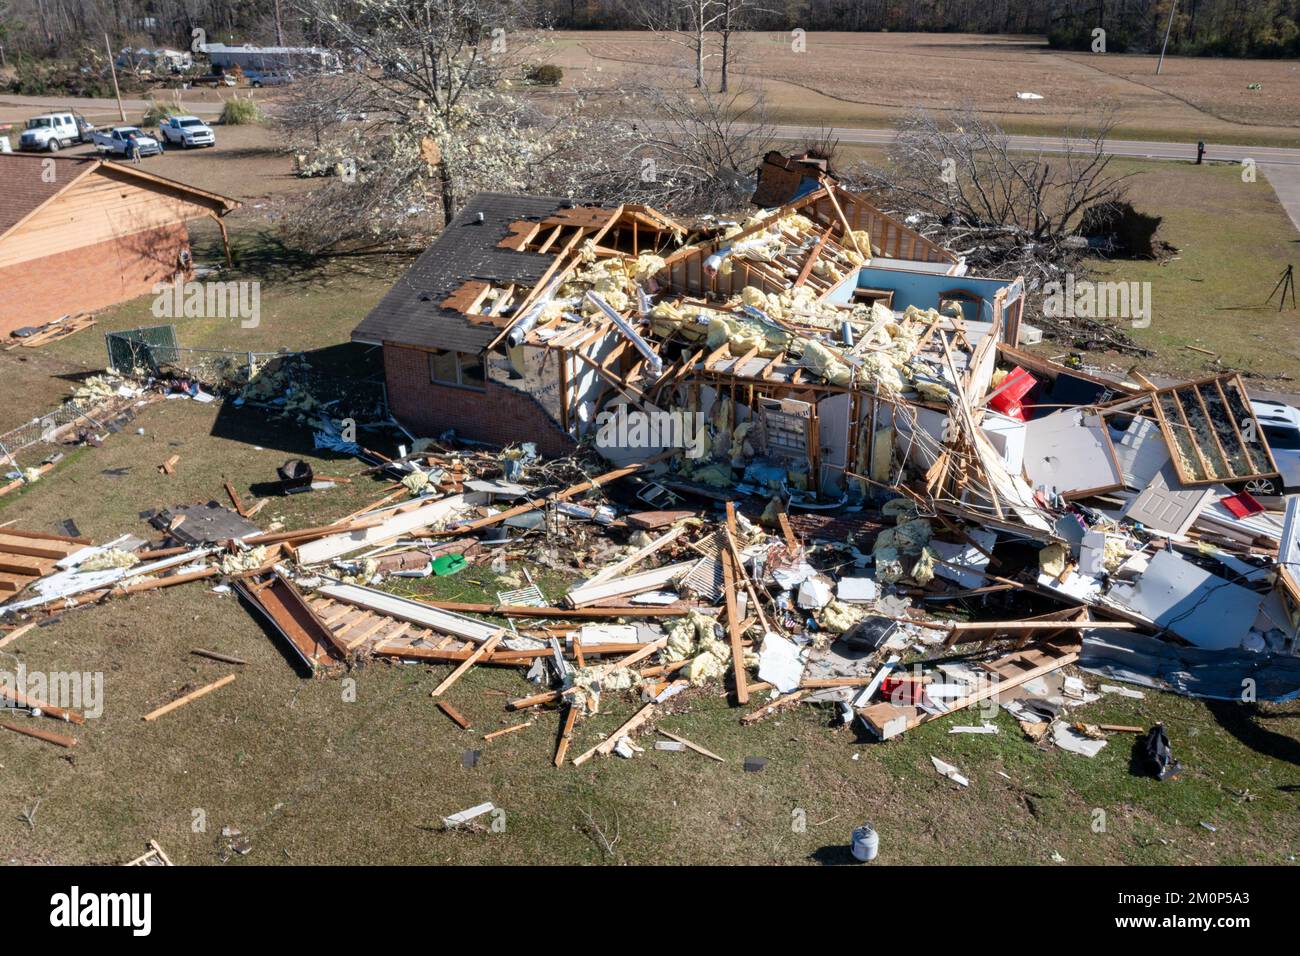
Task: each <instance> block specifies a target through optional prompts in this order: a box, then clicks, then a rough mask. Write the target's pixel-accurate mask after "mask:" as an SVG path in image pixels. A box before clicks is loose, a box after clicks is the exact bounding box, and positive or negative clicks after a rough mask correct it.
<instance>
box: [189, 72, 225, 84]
mask: <svg viewBox="0 0 1300 956" xmlns="http://www.w3.org/2000/svg"><path fill="white" fill-rule="evenodd" d="M190 84H191V85H193V86H235V85H236V84H235V78H234V77H233V76H231V75H230V74H229V73H208V74H206V75H204V76H196V77H194V79H192V80H190Z"/></svg>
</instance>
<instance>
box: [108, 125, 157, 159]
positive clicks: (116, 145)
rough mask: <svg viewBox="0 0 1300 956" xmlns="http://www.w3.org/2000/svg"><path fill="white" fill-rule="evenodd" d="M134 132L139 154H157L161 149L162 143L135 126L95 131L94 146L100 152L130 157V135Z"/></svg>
mask: <svg viewBox="0 0 1300 956" xmlns="http://www.w3.org/2000/svg"><path fill="white" fill-rule="evenodd" d="M133 133H134V134H135V137H136V142H138V143H139V144H140V155H141V156H157V155H158V154H160V153H161V152H162V151H163V145H162V143H161V142H159V141H158V140H156V139H154V138H153V137H152V136H150V135H149V134H148V133H145V132H143V131H142V130H141V129H140V128H139V127H137V126H114V127H113V128H112V129H111V130H108V131H106V132H104V131H101V132H97V133H95V148H96V149H97V150H99V151H100V152H101V153H112V154H113V155H115V156H123V157H126V158H130V156H131V135H132V134H133Z"/></svg>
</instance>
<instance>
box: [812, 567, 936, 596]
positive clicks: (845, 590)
mask: <svg viewBox="0 0 1300 956" xmlns="http://www.w3.org/2000/svg"><path fill="white" fill-rule="evenodd" d="M936 570H937V569H936ZM835 596H836V597H837V598H839V599H840V600H841V601H843V602H844V603H845V604H870V603H871V602H872V601H874V600H875V599H876V598H878V597H879V596H880V587H879V586H878V585H877V584H876V582H875V581H873V580H872V579H871V578H840V580H839V582H838V583H837V584H836V586H835Z"/></svg>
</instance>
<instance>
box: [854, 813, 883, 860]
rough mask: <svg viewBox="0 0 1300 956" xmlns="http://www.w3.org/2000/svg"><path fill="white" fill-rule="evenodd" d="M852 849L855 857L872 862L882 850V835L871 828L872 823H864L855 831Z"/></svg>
mask: <svg viewBox="0 0 1300 956" xmlns="http://www.w3.org/2000/svg"><path fill="white" fill-rule="evenodd" d="M851 849H852V852H853V859H855V860H857V861H859V862H861V863H870V862H871V861H872V860H874V859H875V858H876V854H877V853H878V852H879V851H880V835H879V834H878V833H876V831H875V830H873V829H872V828H871V824H869V823H864V824H862V826H860V827H858V828H857V829H856V830H854V831H853V845H852V847H851Z"/></svg>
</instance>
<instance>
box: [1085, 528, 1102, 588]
mask: <svg viewBox="0 0 1300 956" xmlns="http://www.w3.org/2000/svg"><path fill="white" fill-rule="evenodd" d="M1079 571H1080V572H1081V573H1083V574H1086V575H1089V576H1090V577H1094V578H1099V577H1101V576H1102V575H1103V574H1104V573H1105V571H1106V535H1105V534H1104V533H1103V532H1101V531H1093V530H1091V529H1090V530H1088V531H1085V532H1084V533H1083V540H1082V541H1081V542H1080V543H1079Z"/></svg>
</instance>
